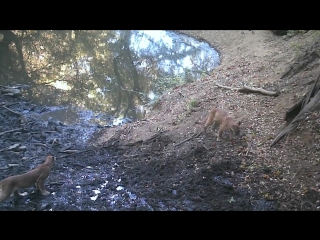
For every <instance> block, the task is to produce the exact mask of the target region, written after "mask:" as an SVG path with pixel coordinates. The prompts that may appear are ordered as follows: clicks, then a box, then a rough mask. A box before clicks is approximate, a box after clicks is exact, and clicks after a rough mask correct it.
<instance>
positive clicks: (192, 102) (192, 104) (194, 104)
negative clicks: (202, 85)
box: [189, 98, 199, 107]
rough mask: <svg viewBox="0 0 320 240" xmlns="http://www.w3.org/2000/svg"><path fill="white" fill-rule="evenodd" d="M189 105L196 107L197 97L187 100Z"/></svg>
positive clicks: (197, 103)
mask: <svg viewBox="0 0 320 240" xmlns="http://www.w3.org/2000/svg"><path fill="white" fill-rule="evenodd" d="M189 106H190V107H198V106H199V101H198V99H195V98H193V99H192V100H191V101H190V102H189Z"/></svg>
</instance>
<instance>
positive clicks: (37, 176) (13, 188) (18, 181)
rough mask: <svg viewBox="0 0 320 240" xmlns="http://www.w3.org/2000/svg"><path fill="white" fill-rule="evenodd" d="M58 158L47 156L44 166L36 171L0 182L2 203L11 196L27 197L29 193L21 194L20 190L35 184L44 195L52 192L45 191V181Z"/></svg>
mask: <svg viewBox="0 0 320 240" xmlns="http://www.w3.org/2000/svg"><path fill="white" fill-rule="evenodd" d="M55 160H56V158H55V157H54V156H47V157H46V161H45V162H44V163H43V164H40V165H38V166H37V167H36V168H35V169H33V170H31V171H29V172H26V173H24V174H21V175H15V176H10V177H7V178H5V179H3V180H2V181H0V202H2V201H4V200H6V199H7V198H9V197H10V195H12V194H14V196H15V197H19V196H25V195H27V193H19V189H21V188H28V187H31V186H33V184H35V186H36V188H39V189H40V191H41V193H42V195H44V196H45V195H48V194H50V192H48V191H46V190H45V187H44V181H45V180H46V179H47V177H48V176H49V174H50V170H51V168H52V165H53V163H54V161H55Z"/></svg>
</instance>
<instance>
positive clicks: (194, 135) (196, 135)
mask: <svg viewBox="0 0 320 240" xmlns="http://www.w3.org/2000/svg"><path fill="white" fill-rule="evenodd" d="M202 132H203V130H202V131H200V132H198V133H194V134H193V135H192V136H191V137H189V138H187V139H185V140H183V141H182V142H179V143H178V144H176V145H175V147H178V146H180V145H181V144H183V143H185V142H187V141H189V140H191V139H193V138H197V137H199V136H200V134H201V133H202Z"/></svg>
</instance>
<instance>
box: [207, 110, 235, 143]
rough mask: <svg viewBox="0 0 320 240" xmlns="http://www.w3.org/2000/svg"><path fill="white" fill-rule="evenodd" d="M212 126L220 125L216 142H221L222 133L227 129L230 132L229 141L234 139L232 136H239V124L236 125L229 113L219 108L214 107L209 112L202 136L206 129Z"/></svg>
mask: <svg viewBox="0 0 320 240" xmlns="http://www.w3.org/2000/svg"><path fill="white" fill-rule="evenodd" d="M213 124H215V125H220V128H219V132H218V137H217V141H220V140H221V138H222V133H223V132H224V131H226V130H228V129H230V130H231V132H230V137H229V138H230V140H231V139H233V138H234V135H239V134H240V124H241V122H238V123H236V122H235V120H234V119H233V118H232V117H231V116H230V115H229V113H228V112H227V111H225V110H223V109H221V108H215V107H214V108H212V109H211V110H210V111H209V116H208V117H207V120H206V122H205V124H204V134H206V132H207V128H208V127H209V126H211V125H213Z"/></svg>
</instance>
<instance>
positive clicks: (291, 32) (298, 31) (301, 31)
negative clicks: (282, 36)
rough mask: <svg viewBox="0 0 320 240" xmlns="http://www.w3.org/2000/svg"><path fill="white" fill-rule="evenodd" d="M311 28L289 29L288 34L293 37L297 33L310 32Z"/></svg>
mask: <svg viewBox="0 0 320 240" xmlns="http://www.w3.org/2000/svg"><path fill="white" fill-rule="evenodd" d="M308 31H309V30H288V31H287V36H288V37H293V36H295V35H297V34H305V33H306V32H308Z"/></svg>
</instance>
